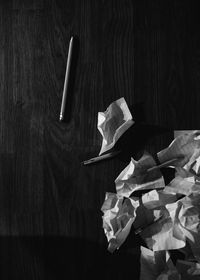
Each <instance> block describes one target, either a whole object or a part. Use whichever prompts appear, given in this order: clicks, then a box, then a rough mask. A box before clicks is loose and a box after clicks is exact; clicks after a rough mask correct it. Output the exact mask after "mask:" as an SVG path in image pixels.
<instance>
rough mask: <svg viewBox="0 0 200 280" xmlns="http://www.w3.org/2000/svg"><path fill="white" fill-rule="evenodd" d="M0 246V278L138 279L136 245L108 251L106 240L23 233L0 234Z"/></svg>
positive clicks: (49, 279) (137, 251)
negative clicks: (14, 234)
mask: <svg viewBox="0 0 200 280" xmlns="http://www.w3.org/2000/svg"><path fill="white" fill-rule="evenodd" d="M129 245H130V241H129ZM0 248H1V250H0V256H1V265H0V268H1V269H0V277H1V279H12V280H14V279H30V280H31V279H48V280H51V279H70V280H72V279H105V280H106V279H109V280H110V279H115V280H118V279H119V280H121V279H123V280H126V279H130V277H132V278H133V277H134V279H139V269H140V265H139V249H138V248H139V247H138V248H133V249H131V248H130V247H129V246H128V245H126V246H125V247H124V248H123V247H122V248H120V250H118V251H116V252H115V253H113V254H111V253H109V252H108V251H107V243H105V246H104V245H99V244H97V243H95V242H91V241H88V240H83V239H78V238H66V237H59V236H58V237H27V236H23V237H1V238H0ZM9 277H10V278H9Z"/></svg>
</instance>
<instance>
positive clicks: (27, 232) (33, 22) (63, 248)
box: [0, 0, 200, 280]
mask: <svg viewBox="0 0 200 280" xmlns="http://www.w3.org/2000/svg"><path fill="white" fill-rule="evenodd" d="M199 27H200V17H199V10H198V6H197V4H195V1H186V0H182V1H178V0H174V1H157V0H156V1H148V0H146V1H143V0H140V1H131V0H124V1H122V0H113V1H111V0H107V1H103V0H83V1H81V0H80V1H78V0H73V1H72V0H67V1H61V0H51V1H50V0H43V1H42V0H32V1H29V0H12V1H11V0H7V1H1V2H0V36H1V37H0V158H1V160H0V278H1V279H2V280H4V279H12V280H13V279H29V280H32V279H37V280H38V279H42V280H43V279H48V280H50V279H90V278H91V279H99V278H100V279H105V280H106V279H115V280H118V279H120V280H121V279H123V280H125V279H130V277H132V279H133V278H134V279H137V278H138V271H139V258H138V256H139V249H138V246H139V245H138V243H137V242H138V241H137V240H135V239H134V238H135V237H133V236H129V240H127V243H125V244H124V246H122V248H121V249H120V250H119V251H118V252H116V253H114V254H113V255H112V254H110V253H108V252H107V241H106V238H105V236H104V233H103V229H102V218H101V216H102V213H101V211H100V208H101V205H102V203H103V201H104V196H105V192H106V191H111V192H114V191H115V185H114V179H115V178H116V177H117V176H118V174H119V172H120V171H121V170H122V169H123V168H124V167H125V166H126V165H127V162H125V161H122V160H120V159H113V160H111V161H107V162H102V163H99V164H98V165H93V166H87V167H86V166H83V165H82V164H81V161H82V160H85V159H88V158H90V157H93V156H96V155H97V154H98V152H99V150H100V145H101V136H100V134H99V133H98V131H97V128H96V125H97V113H98V111H104V110H105V109H106V108H107V106H108V105H109V104H110V103H111V102H112V101H114V100H116V99H118V98H120V97H122V96H123V97H125V99H126V101H127V103H128V105H129V106H130V107H131V108H132V107H133V108H135V110H133V111H132V112H133V117H134V119H135V120H137V121H143V122H145V123H146V124H151V125H159V126H162V127H167V128H170V129H171V132H167V133H164V134H162V135H159V136H156V137H154V138H153V139H152V140H150V141H149V142H148V143H147V146H146V148H147V149H148V150H149V151H150V152H156V151H158V150H160V149H161V148H164V147H165V146H167V145H168V144H169V143H170V141H171V139H172V137H173V132H172V131H173V129H196V128H199V127H200V118H199V108H200V95H199V91H200V62H199V61H200V33H199ZM71 35H76V36H77V37H78V39H79V51H78V53H77V67H76V72H75V76H74V77H75V78H74V87H73V94H72V96H71V98H70V108H71V111H70V112H69V114H70V119H69V121H68V122H66V123H60V122H59V121H58V119H59V113H60V105H61V99H62V90H63V82H64V75H65V67H66V59H67V52H68V43H69V40H70V36H71ZM143 137H144V138H145V137H146V135H145V133H144V135H143ZM133 145H134V139H133ZM80 277H81V278H80ZM86 277H87V278H86Z"/></svg>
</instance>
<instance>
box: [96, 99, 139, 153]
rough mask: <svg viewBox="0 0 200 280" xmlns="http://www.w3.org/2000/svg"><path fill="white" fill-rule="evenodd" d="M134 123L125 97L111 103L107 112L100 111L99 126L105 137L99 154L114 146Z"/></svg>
mask: <svg viewBox="0 0 200 280" xmlns="http://www.w3.org/2000/svg"><path fill="white" fill-rule="evenodd" d="M133 124H134V121H133V119H132V115H131V112H130V111H129V108H128V106H127V104H126V101H125V99H124V98H123V97H122V98H120V99H118V100H116V101H114V102H113V103H111V104H110V106H109V107H108V108H107V109H106V111H105V112H99V113H98V125H97V128H98V130H99V131H100V133H101V135H102V137H103V139H102V146H101V150H100V153H99V155H101V154H103V153H105V152H106V151H108V150H110V149H111V148H113V147H114V145H115V143H116V142H117V141H118V139H119V138H120V137H121V136H122V134H123V133H124V132H125V131H126V130H127V129H128V128H129V127H131V126H132V125H133Z"/></svg>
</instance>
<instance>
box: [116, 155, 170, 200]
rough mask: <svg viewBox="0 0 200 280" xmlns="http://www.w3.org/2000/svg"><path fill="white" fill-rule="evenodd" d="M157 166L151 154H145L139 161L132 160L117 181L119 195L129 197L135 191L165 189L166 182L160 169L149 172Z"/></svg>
mask: <svg viewBox="0 0 200 280" xmlns="http://www.w3.org/2000/svg"><path fill="white" fill-rule="evenodd" d="M155 165H156V163H155V161H154V159H153V157H152V156H151V155H149V154H144V155H143V156H142V158H140V160H139V161H136V160H134V159H133V158H131V161H130V163H129V165H128V166H127V167H126V168H125V169H124V170H123V171H122V172H121V173H120V174H119V176H118V177H117V178H116V180H115V185H116V190H117V193H118V194H119V195H122V196H125V197H129V196H130V195H131V194H132V193H133V192H134V191H138V190H147V189H157V188H164V187H165V182H164V179H163V176H162V174H161V172H160V170H159V169H155V170H152V171H150V172H147V170H148V169H149V168H150V167H153V166H155Z"/></svg>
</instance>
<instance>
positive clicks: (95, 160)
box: [83, 151, 120, 165]
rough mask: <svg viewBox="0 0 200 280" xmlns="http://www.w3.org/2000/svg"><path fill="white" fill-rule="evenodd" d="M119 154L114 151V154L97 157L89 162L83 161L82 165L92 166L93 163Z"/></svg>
mask: <svg viewBox="0 0 200 280" xmlns="http://www.w3.org/2000/svg"><path fill="white" fill-rule="evenodd" d="M119 153H120V151H115V152H111V153H107V154H105V155H102V156H98V157H94V158H91V159H89V160H85V161H84V162H83V164H84V165H88V164H92V163H95V162H98V161H101V160H104V159H108V158H113V157H115V156H116V155H118V154H119Z"/></svg>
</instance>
